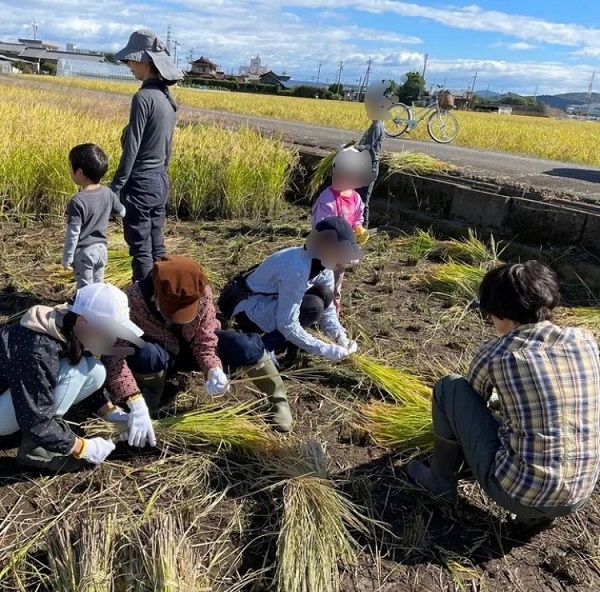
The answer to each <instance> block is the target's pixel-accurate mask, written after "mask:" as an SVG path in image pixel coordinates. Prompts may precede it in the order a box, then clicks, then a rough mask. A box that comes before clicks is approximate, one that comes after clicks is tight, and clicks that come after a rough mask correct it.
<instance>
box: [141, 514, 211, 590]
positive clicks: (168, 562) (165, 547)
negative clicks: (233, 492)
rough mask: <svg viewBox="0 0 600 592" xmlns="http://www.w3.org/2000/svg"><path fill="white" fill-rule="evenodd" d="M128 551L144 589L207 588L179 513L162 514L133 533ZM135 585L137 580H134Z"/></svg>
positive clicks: (204, 573)
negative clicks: (176, 514)
mask: <svg viewBox="0 0 600 592" xmlns="http://www.w3.org/2000/svg"><path fill="white" fill-rule="evenodd" d="M133 536H134V541H132V542H133V545H132V547H133V548H132V551H133V555H134V558H135V559H136V560H137V562H138V567H137V570H135V571H137V572H138V573H140V575H142V578H141V579H140V580H138V581H139V582H144V583H145V588H144V590H147V591H148V592H181V591H184V590H189V591H190V592H200V591H202V590H210V582H209V580H208V574H207V573H206V572H205V570H204V569H203V568H202V564H201V561H200V558H199V556H198V553H197V551H196V550H195V549H194V547H193V546H192V542H191V540H190V538H189V536H188V533H187V529H186V528H184V526H183V519H182V518H181V517H180V516H177V517H174V516H172V515H170V514H162V515H159V516H157V517H156V518H153V519H152V520H150V521H149V522H147V523H146V524H145V525H144V526H143V527H142V528H141V529H139V530H136V531H135V533H134V534H133ZM138 585H139V584H138Z"/></svg>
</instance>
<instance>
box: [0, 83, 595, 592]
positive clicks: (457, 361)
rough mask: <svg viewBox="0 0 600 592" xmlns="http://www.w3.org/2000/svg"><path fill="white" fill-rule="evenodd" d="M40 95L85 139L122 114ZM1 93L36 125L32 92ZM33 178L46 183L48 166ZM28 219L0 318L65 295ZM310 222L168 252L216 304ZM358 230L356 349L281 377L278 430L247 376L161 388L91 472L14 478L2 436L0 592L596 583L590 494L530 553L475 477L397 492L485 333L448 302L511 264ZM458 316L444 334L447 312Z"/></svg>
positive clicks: (492, 254) (491, 245) (47, 245)
mask: <svg viewBox="0 0 600 592" xmlns="http://www.w3.org/2000/svg"><path fill="white" fill-rule="evenodd" d="M49 96H50V97H51V99H49V104H48V105H47V107H49V108H51V112H50V113H55V114H56V113H61V114H65V113H67V112H68V113H69V114H71V115H73V116H76V117H78V118H79V117H80V116H81V117H82V119H81V121H82V125H83V126H86V125H90V126H93V125H97V128H96V129H97V130H98V133H99V134H100V133H103V131H104V128H105V127H107V122H109V121H112V119H113V118H114V119H115V121H118V122H120V119H119V118H120V117H121V115H119V114H115V113H114V110H113V105H112V103H111V102H110V101H108V103H107V104H106V105H104V106H103V105H97V106H96V108H97V110H98V111H99V113H98V114H97V115H96V119H95V118H94V117H93V116H92V115H91V114H92V113H94V106H93V104H92V102H93V100H91V99H89V98H88V99H86V97H85V95H79V94H75V95H73V96H72V97H71V99H69V96H70V95H69V93H66V94H65V93H64V92H60V93H57V94H52V93H51V94H50V95H49ZM0 100H1V101H2V105H1V106H0V119H1V118H2V107H4V106H5V104H6V105H10V102H11V100H12V101H17V99H15V98H12V99H10V98H9V97H8V95H7V94H6V95H5V94H4V89H2V90H1V91H0ZM19 100H23V101H24V105H25V107H26V108H27V109H29V110H33V111H31V112H33V113H35V109H36V107H37V102H36V95H35V94H27V93H26V94H22V95H20V97H19ZM88 100H89V101H92V102H90V103H88V102H86V101H88ZM86 113H88V117H89V121H87V120H86V119H85V114H86ZM13 114H14V112H13ZM48 117H50V115H48ZM42 119H43V117H42ZM86 121H87V123H86ZM119 125H120V123H118V124H115V126H116V127H115V129H117V130H118V129H119ZM6 129H7V130H8V132H7V133H13V134H14V133H16V132H13V131H12V130H11V128H10V126H8V125H7V127H6ZM48 129H50V128H48ZM87 129H88V130H89V129H94V128H92V127H90V128H87ZM111 129H112V128H111ZM187 129H188V128H182V129H181V130H178V133H179V132H184V131H187ZM192 133H195V132H192V131H190V134H192ZM191 137H192V138H193V137H194V136H191ZM69 141H70V140H69ZM190 141H192V140H190ZM0 145H2V146H4V144H2V140H0ZM15 158H16V157H15ZM57 158H58V157H57ZM1 162H3V161H1ZM11 162H12V166H15V163H16V162H17V160H16V159H13V161H11ZM57 163H58V160H57ZM58 166H59V165H58V164H57V167H58ZM60 166H63V165H60ZM64 166H66V163H64ZM1 170H2V173H1V174H3V175H5V176H4V177H2V178H3V179H8V178H9V175H6V174H5V168H4V167H3V168H2V169H1ZM228 174H229V173H228ZM49 178H52V179H54V180H55V181H56V182H57V186H58V179H59V178H61V179H62V172H61V173H60V175H59V174H58V172H57V174H56V176H55V177H49ZM66 178H67V179H68V177H66ZM198 182H200V179H198ZM252 187H253V188H252V189H251V191H253V192H255V191H258V189H257V187H259V186H258V185H254V186H252ZM65 191H67V192H69V194H70V192H71V189H70V188H69V186H68V185H66V187H65ZM249 191H250V190H249ZM182 199H183V198H182ZM4 203H5V207H8V205H9V204H8V202H4ZM40 203H41V202H39V201H34V200H32V201H31V202H29V203H28V207H29V208H36V207H41V205H40ZM46 211H47V212H48V224H47V225H43V226H42V225H39V224H33V223H23V219H22V217H19V216H16V217H10V216H7V217H6V218H3V219H2V223H1V224H0V325H2V324H3V323H5V322H8V321H9V319H12V320H15V319H16V318H18V316H19V313H21V312H22V311H23V310H25V309H27V308H28V307H29V306H32V305H33V304H37V303H40V302H43V303H46V304H53V303H62V302H64V301H65V300H66V299H68V298H69V297H70V296H71V295H72V294H73V290H74V286H73V283H72V278H71V274H70V273H69V272H64V271H62V270H61V269H60V266H59V263H58V262H59V261H60V252H61V249H62V240H63V236H64V226H63V221H62V214H60V215H59V213H58V210H56V212H57V213H56V216H57V217H56V218H54V217H52V216H51V215H50V214H51V213H52V212H53V211H54V210H53V209H52V207H51V208H48V209H47V210H46ZM307 214H308V211H307V208H306V207H305V206H300V205H292V204H289V203H283V204H282V205H281V211H280V212H279V214H277V213H273V214H272V215H269V216H266V215H260V214H256V213H255V212H253V211H251V212H248V213H247V214H246V215H244V216H240V217H236V218H233V219H228V218H226V217H225V218H223V219H204V218H203V217H200V218H199V219H195V218H194V216H191V217H190V218H191V219H190V220H187V221H181V220H178V219H176V218H174V217H172V218H170V219H169V220H168V222H167V226H166V240H167V247H168V249H169V251H170V252H174V253H179V254H188V255H190V256H193V257H195V258H197V259H198V261H199V262H200V263H201V264H202V266H203V267H204V268H205V269H206V271H207V272H208V275H209V278H210V281H211V284H213V288H214V290H215V292H218V289H219V288H220V287H221V286H222V285H223V282H224V281H225V279H226V278H228V277H230V276H231V275H233V274H234V273H236V272H238V271H240V270H242V269H245V268H247V267H248V266H249V265H252V264H254V263H256V262H258V261H260V260H261V259H262V258H264V257H265V256H266V255H268V254H270V253H272V252H274V251H275V250H277V249H280V248H284V247H289V246H293V245H297V244H301V241H302V237H303V236H304V235H305V232H306V229H307V224H308V223H307V218H308V216H307ZM23 216H25V213H24V214H23ZM375 221H376V223H379V222H382V223H385V228H382V229H381V231H380V232H379V233H378V234H377V235H375V236H373V237H372V238H371V240H370V241H369V243H368V244H367V255H366V256H365V258H364V259H363V260H362V261H361V263H360V265H358V266H356V267H354V268H352V269H350V270H348V272H347V273H346V277H345V279H344V287H343V297H344V308H343V322H344V324H345V325H346V326H347V327H348V329H349V332H350V334H351V335H352V337H354V338H356V339H357V340H358V342H359V346H360V349H359V353H358V354H357V355H355V356H353V357H352V358H351V359H349V360H347V361H345V362H343V363H340V364H330V363H327V362H324V361H323V360H321V359H317V358H313V357H312V356H309V355H304V354H302V355H300V356H299V357H298V358H297V359H296V360H294V361H291V362H289V364H286V365H285V366H284V369H283V371H282V372H283V377H284V381H285V384H286V388H287V392H288V397H289V400H290V405H291V408H292V411H293V414H294V419H295V425H294V428H293V430H292V432H291V434H290V435H289V436H287V437H286V436H282V435H280V434H277V433H275V432H274V431H272V430H271V429H270V427H269V426H268V424H267V423H266V421H265V417H266V412H267V406H266V405H265V401H264V399H263V398H262V397H261V395H260V393H258V392H257V391H256V389H255V388H254V386H253V384H252V383H251V381H248V380H247V379H245V378H244V377H243V376H240V375H234V376H233V380H232V388H231V391H230V392H228V393H226V394H225V395H223V396H220V397H216V398H211V397H209V396H208V395H207V394H206V392H205V390H204V377H203V376H200V375H199V374H197V373H188V374H182V375H178V376H177V377H176V378H174V379H173V380H171V381H169V383H168V385H167V389H166V391H167V401H166V402H165V405H164V407H163V408H162V409H161V411H160V413H159V415H158V417H157V418H156V419H155V429H156V433H157V437H158V439H159V441H160V445H159V447H158V448H157V449H155V450H143V451H137V450H132V449H130V448H129V447H128V446H127V445H126V444H124V443H122V442H119V443H118V444H117V449H116V451H115V452H114V453H113V454H112V455H111V456H110V458H109V459H108V461H107V462H106V463H104V464H103V465H101V466H100V467H98V468H97V469H94V470H86V471H82V472H80V473H77V474H74V475H59V476H48V475H41V474H36V473H27V474H24V473H23V472H22V470H21V469H20V468H19V466H18V465H17V464H16V462H15V458H14V457H15V453H16V447H17V446H18V444H19V442H18V441H14V440H10V439H8V440H7V439H5V438H0V500H1V505H0V590H1V591H4V590H6V591H7V592H8V591H10V592H14V591H16V590H18V591H19V592H34V591H35V592H38V591H39V592H46V591H50V590H52V591H53V592H54V591H55V590H56V591H62V590H65V591H68V592H84V591H86V592H87V591H89V592H155V591H160V592H183V591H185V592H188V591H189V592H249V591H252V592H367V591H373V592H375V591H377V592H391V591H394V592H395V591H396V590H398V591H404V590H407V591H408V590H416V591H419V592H420V591H424V592H446V591H448V590H482V591H483V590H485V591H489V592H506V591H507V590H511V591H512V590H521V589H522V590H529V589H535V588H536V587H537V588H539V589H545V588H548V589H552V590H557V591H558V590H594V589H598V588H599V587H600V564H599V563H598V559H597V558H598V556H599V555H600V546H599V544H598V540H599V539H598V537H599V534H600V530H599V529H598V524H599V523H600V499H598V497H597V495H595V496H594V499H593V500H592V503H590V504H588V506H586V508H585V509H584V510H582V511H581V513H580V514H578V515H576V516H575V517H572V518H569V519H565V520H560V521H559V522H558V524H557V526H556V528H555V529H554V530H552V531H550V532H548V533H542V534H540V535H538V536H537V537H536V538H535V539H533V541H531V540H526V539H525V538H523V539H522V538H521V537H520V535H519V534H518V533H517V534H515V533H514V532H512V531H511V532H509V531H508V530H507V528H506V524H505V521H504V519H505V516H504V513H503V512H501V511H500V510H499V509H498V508H497V507H496V506H494V505H493V504H491V503H490V500H489V499H488V498H487V497H486V496H485V495H484V494H483V493H482V491H481V490H480V488H478V487H477V486H476V484H474V483H473V482H470V481H467V480H465V481H462V482H461V487H460V494H461V495H460V503H459V506H458V508H457V509H456V510H452V511H451V510H448V509H442V508H440V506H439V505H438V504H436V503H435V502H432V501H431V500H429V499H428V498H427V497H426V496H424V495H423V494H422V493H420V492H418V491H415V488H414V486H412V485H411V484H410V483H408V482H407V481H406V478H405V476H404V471H403V467H404V465H405V463H406V462H407V460H409V459H410V458H412V457H413V456H415V455H416V454H418V455H424V454H425V455H426V454H427V452H428V451H429V450H430V449H431V443H432V423H431V407H430V405H431V393H432V386H433V384H434V383H435V381H436V380H437V379H438V378H440V377H441V376H443V375H444V374H447V373H449V372H459V373H464V372H465V366H466V365H468V361H469V360H470V358H471V356H472V355H473V353H474V352H475V351H476V349H477V348H478V346H479V344H480V343H481V342H482V341H484V340H485V339H488V338H489V337H491V336H492V329H491V327H490V325H489V324H487V323H486V322H485V321H484V320H483V319H482V318H481V316H480V315H479V314H477V313H475V312H472V311H469V310H467V308H466V307H465V306H464V304H465V303H466V302H467V301H468V300H469V298H471V297H472V296H473V294H475V293H476V288H477V282H478V281H479V279H480V278H481V274H482V273H485V271H486V270H487V269H489V268H490V267H491V266H494V265H496V264H497V263H498V262H499V261H500V260H505V259H507V255H506V254H505V252H504V251H503V247H502V245H498V244H497V243H496V242H494V241H493V240H487V239H486V240H484V239H482V238H481V237H478V236H477V235H476V234H475V233H467V234H466V235H465V236H464V237H463V238H462V239H460V238H459V239H453V238H448V237H445V236H438V235H436V234H435V233H434V232H433V231H427V230H419V231H416V230H415V229H414V228H412V227H411V226H410V225H407V223H406V221H405V220H402V219H401V218H393V217H392V216H386V218H385V220H377V213H375ZM382 226H383V224H382ZM401 231H405V232H401ZM552 256H553V257H554V256H555V253H552ZM129 275H130V269H129V260H128V256H127V253H126V251H125V246H124V243H123V241H122V238H121V229H119V228H118V227H117V226H111V232H110V252H109V265H108V269H107V278H110V280H111V281H113V282H115V283H116V284H118V285H121V286H124V285H126V284H127V283H128V281H129ZM449 307H450V309H449ZM454 309H458V310H460V311H461V316H460V322H459V323H457V321H456V316H453V315H452V314H448V311H449V310H450V311H453V310H454ZM563 314H564V315H570V316H566V317H560V318H561V319H562V318H570V319H574V318H577V319H578V321H577V322H578V323H579V324H581V325H582V326H588V327H591V328H594V329H596V330H597V329H598V327H600V322H599V321H598V311H597V309H595V308H589V307H585V306H583V303H581V305H580V306H578V307H574V308H570V309H565V311H564V313H563ZM569 322H571V320H570V321H569ZM573 322H574V321H573ZM67 419H68V420H72V421H73V422H74V423H77V424H82V425H83V428H82V429H84V430H87V433H88V434H89V435H92V434H94V435H95V434H102V435H104V436H106V437H110V438H113V439H114V440H115V441H117V440H118V436H119V435H118V433H116V432H115V431H114V429H113V427H112V426H110V425H108V424H107V423H106V422H104V421H103V420H98V419H93V418H91V417H90V415H89V413H88V411H87V410H85V409H76V410H75V411H74V413H72V414H70V415H68V416H67ZM540 582H542V583H540Z"/></svg>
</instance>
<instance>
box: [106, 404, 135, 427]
mask: <svg viewBox="0 0 600 592" xmlns="http://www.w3.org/2000/svg"><path fill="white" fill-rule="evenodd" d="M102 419H105V420H106V421H110V423H128V422H129V413H127V412H126V411H123V409H121V408H120V407H113V408H112V409H111V410H110V411H109V412H108V413H105V414H104V415H103V416H102Z"/></svg>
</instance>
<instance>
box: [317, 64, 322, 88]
mask: <svg viewBox="0 0 600 592" xmlns="http://www.w3.org/2000/svg"><path fill="white" fill-rule="evenodd" d="M321 65H322V64H321V62H319V67H318V70H317V84H319V78H320V77H321Z"/></svg>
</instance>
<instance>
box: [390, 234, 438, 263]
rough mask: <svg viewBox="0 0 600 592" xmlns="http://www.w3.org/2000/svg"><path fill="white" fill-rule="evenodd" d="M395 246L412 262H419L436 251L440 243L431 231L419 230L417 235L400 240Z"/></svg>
mask: <svg viewBox="0 0 600 592" xmlns="http://www.w3.org/2000/svg"><path fill="white" fill-rule="evenodd" d="M395 244H396V245H397V246H398V247H399V248H400V250H401V251H403V252H405V253H406V254H407V255H408V256H409V258H410V259H411V260H412V261H418V260H419V259H421V258H423V257H427V255H428V253H430V252H431V250H432V249H434V248H435V247H436V246H437V244H438V241H437V239H436V238H435V237H434V236H433V233H432V231H431V230H427V231H425V230H421V229H420V228H417V231H416V233H415V234H412V235H409V236H406V237H404V238H400V239H398V240H396V241H395Z"/></svg>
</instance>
